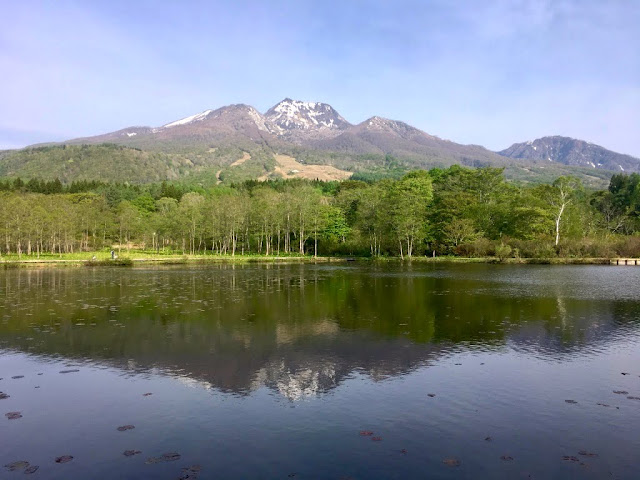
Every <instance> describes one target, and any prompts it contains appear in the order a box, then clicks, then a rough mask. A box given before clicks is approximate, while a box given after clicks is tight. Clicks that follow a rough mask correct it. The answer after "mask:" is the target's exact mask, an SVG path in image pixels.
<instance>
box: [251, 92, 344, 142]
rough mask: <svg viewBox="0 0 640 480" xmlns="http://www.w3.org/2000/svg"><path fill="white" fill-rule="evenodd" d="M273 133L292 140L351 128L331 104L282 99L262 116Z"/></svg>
mask: <svg viewBox="0 0 640 480" xmlns="http://www.w3.org/2000/svg"><path fill="white" fill-rule="evenodd" d="M264 118H265V121H266V122H267V125H268V127H267V128H269V129H270V130H271V131H272V132H273V133H275V134H276V135H281V136H283V137H285V138H287V139H290V140H292V141H294V142H300V143H304V141H305V140H309V139H314V138H325V137H334V136H337V135H339V134H340V133H341V132H343V131H345V130H347V129H348V128H349V127H351V124H350V123H349V122H347V121H346V120H345V119H344V118H342V116H340V114H339V113H338V112H336V111H335V110H334V108H333V107H332V106H331V105H328V104H326V103H318V102H300V101H297V100H291V99H290V98H285V99H284V100H282V101H281V102H280V103H278V104H277V105H275V106H273V107H271V108H270V109H269V110H267V113H265V115H264Z"/></svg>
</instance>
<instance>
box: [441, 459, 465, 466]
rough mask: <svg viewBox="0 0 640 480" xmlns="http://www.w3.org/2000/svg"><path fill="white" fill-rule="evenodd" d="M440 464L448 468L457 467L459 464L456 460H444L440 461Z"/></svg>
mask: <svg viewBox="0 0 640 480" xmlns="http://www.w3.org/2000/svg"><path fill="white" fill-rule="evenodd" d="M442 463H444V464H445V465H448V466H449V467H459V466H460V463H461V462H460V460H458V459H457V458H445V459H444V460H442Z"/></svg>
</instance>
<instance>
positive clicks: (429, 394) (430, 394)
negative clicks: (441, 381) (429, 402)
mask: <svg viewBox="0 0 640 480" xmlns="http://www.w3.org/2000/svg"><path fill="white" fill-rule="evenodd" d="M435 396H436V394H435V393H427V397H431V398H433V397H435Z"/></svg>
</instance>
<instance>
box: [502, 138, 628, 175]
mask: <svg viewBox="0 0 640 480" xmlns="http://www.w3.org/2000/svg"><path fill="white" fill-rule="evenodd" d="M498 153H499V154H500V155H503V156H505V157H509V158H518V159H524V160H532V161H534V162H538V163H540V162H542V163H544V162H556V163H561V164H563V165H570V166H578V167H587V168H593V169H596V168H598V169H603V170H611V171H617V172H638V171H640V158H635V157H632V156H630V155H624V154H622V153H616V152H612V151H611V150H607V149H606V148H604V147H601V146H599V145H594V144H593V143H589V142H585V141H583V140H576V139H575V138H569V137H560V136H553V137H542V138H538V139H536V140H533V141H529V142H524V143H514V144H513V145H511V146H510V147H509V148H507V149H506V150H502V151H501V152H498Z"/></svg>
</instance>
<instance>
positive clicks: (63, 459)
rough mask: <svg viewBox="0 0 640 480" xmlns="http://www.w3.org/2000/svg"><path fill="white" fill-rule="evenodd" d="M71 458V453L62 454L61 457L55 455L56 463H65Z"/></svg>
mask: <svg viewBox="0 0 640 480" xmlns="http://www.w3.org/2000/svg"><path fill="white" fill-rule="evenodd" d="M71 460H73V456H71V455H62V456H61V457H56V463H67V462H70V461H71Z"/></svg>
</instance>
